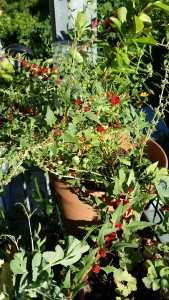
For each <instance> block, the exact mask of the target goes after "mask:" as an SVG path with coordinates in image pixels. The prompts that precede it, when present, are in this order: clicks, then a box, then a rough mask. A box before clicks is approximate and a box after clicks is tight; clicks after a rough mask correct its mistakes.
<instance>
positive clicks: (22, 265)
mask: <svg viewBox="0 0 169 300" xmlns="http://www.w3.org/2000/svg"><path fill="white" fill-rule="evenodd" d="M24 255H25V252H24V251H23V252H19V253H15V255H14V259H13V260H11V262H10V268H11V271H12V272H13V273H14V274H24V273H25V272H27V269H26V264H27V257H24Z"/></svg>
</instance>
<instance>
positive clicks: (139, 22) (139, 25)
mask: <svg viewBox="0 0 169 300" xmlns="http://www.w3.org/2000/svg"><path fill="white" fill-rule="evenodd" d="M134 20H135V27H136V33H138V32H140V31H142V30H143V28H144V23H143V21H142V20H140V19H139V17H137V16H134Z"/></svg>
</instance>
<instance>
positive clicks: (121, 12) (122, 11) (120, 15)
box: [116, 6, 127, 23]
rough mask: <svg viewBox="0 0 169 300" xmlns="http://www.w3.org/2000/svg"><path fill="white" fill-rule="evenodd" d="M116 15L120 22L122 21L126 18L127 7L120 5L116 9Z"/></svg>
mask: <svg viewBox="0 0 169 300" xmlns="http://www.w3.org/2000/svg"><path fill="white" fill-rule="evenodd" d="M116 12H117V17H118V19H119V20H120V22H121V23H124V22H125V21H126V20H127V19H126V17H127V8H126V7H124V6H122V7H119V8H118V9H117V11H116Z"/></svg>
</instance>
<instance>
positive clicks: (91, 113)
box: [85, 111, 100, 124]
mask: <svg viewBox="0 0 169 300" xmlns="http://www.w3.org/2000/svg"><path fill="white" fill-rule="evenodd" d="M85 116H87V117H88V118H89V119H90V120H93V121H95V122H96V123H97V124H100V120H99V119H98V117H97V116H96V115H95V114H94V113H93V112H92V111H88V112H86V113H85Z"/></svg>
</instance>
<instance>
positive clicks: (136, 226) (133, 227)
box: [126, 221, 154, 232]
mask: <svg viewBox="0 0 169 300" xmlns="http://www.w3.org/2000/svg"><path fill="white" fill-rule="evenodd" d="M152 225H154V223H151V222H146V221H132V222H131V223H129V224H126V228H127V229H129V230H130V231H132V232H134V231H137V230H142V229H144V228H146V227H150V226H152Z"/></svg>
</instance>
